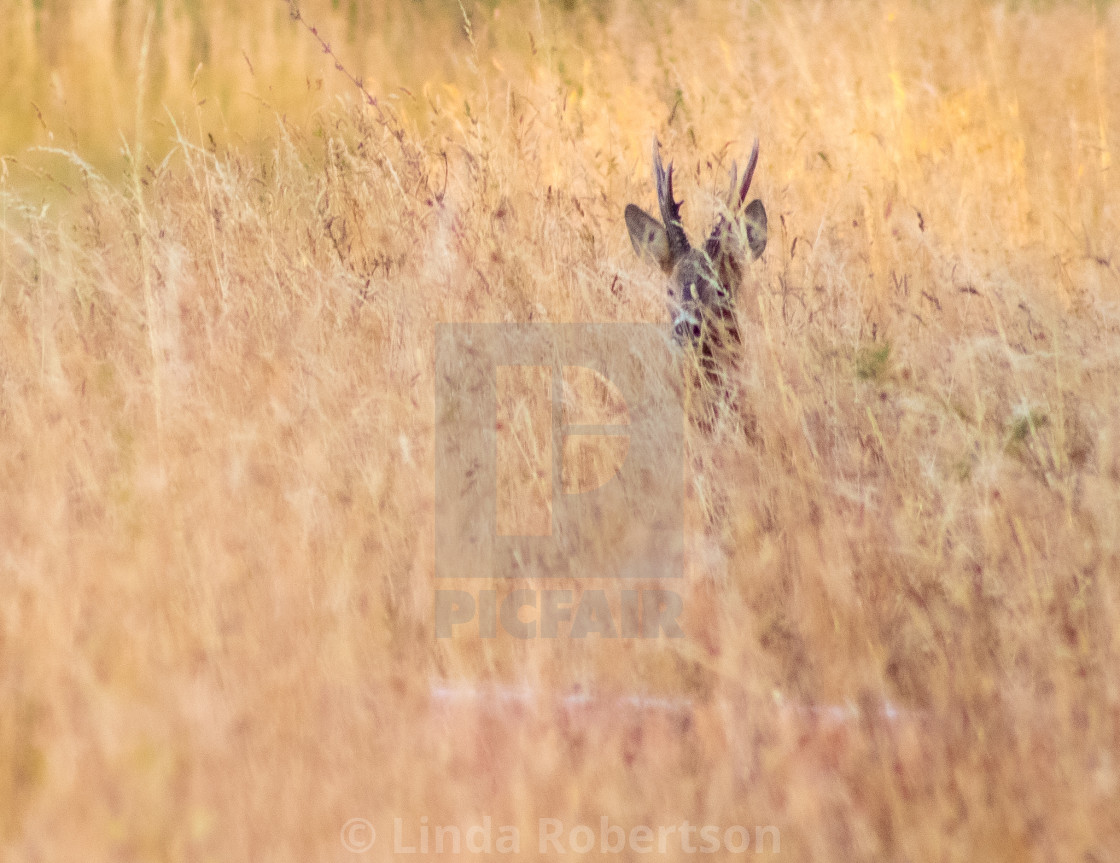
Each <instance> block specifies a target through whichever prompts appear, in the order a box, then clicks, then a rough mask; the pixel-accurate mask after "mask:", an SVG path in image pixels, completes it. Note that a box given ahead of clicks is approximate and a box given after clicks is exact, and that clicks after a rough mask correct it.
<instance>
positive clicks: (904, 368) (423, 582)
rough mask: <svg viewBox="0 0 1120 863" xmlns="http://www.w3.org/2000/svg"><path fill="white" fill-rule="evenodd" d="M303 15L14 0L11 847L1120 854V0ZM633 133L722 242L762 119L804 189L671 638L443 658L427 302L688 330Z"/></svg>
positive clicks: (0, 666)
mask: <svg viewBox="0 0 1120 863" xmlns="http://www.w3.org/2000/svg"><path fill="white" fill-rule="evenodd" d="M299 12H300V16H301V18H302V23H301V21H300V20H297V18H295V17H293V12H292V7H291V6H289V4H287V3H284V2H275V3H272V2H256V3H233V2H224V3H219V2H214V3H187V2H182V3H175V2H164V3H147V2H138V0H114V2H87V3H81V4H69V3H62V2H47V0H42V2H17V0H0V16H2V17H0V20H3V21H4V22H5V24H4V30H3V31H2V35H0V40H2V41H0V48H2V52H0V154H2V161H0V487H2V488H3V489H4V490H5V492H6V493H5V494H4V495H3V496H2V497H0V530H2V532H3V545H2V547H0V585H2V587H0V591H2V593H0V597H2V598H0V838H2V840H3V843H4V856H5V858H6V859H12V860H33V859H34V860H38V859H74V858H77V857H78V856H79V855H80V856H81V857H82V858H83V859H89V860H151V859H160V860H164V859H167V860H179V859H183V860H188V859H189V860H195V859H215V860H217V859H240V858H246V857H250V856H252V857H261V858H267V859H277V860H286V859H300V860H307V859H323V860H334V859H338V858H340V857H341V858H346V859H350V857H351V855H349V853H348V852H346V851H344V850H343V849H342V847H341V845H340V841H339V830H340V828H341V826H342V824H343V823H344V822H345V821H346V820H347V819H349V818H352V817H358V816H360V817H367V818H370V819H371V820H372V821H374V822H375V824H376V826H377V827H378V830H379V832H380V833H381V836H382V842H380V843H379V844H378V846H377V847H376V848H375V850H374V851H371V852H370V855H369V856H370V858H371V859H388V857H387V855H386V854H385V847H384V844H383V843H384V842H387V841H388V838H387V837H389V836H390V835H391V829H392V821H391V819H392V817H393V816H394V815H396V816H400V817H403V818H405V819H406V821H407V822H408V823H409V824H411V825H413V826H414V827H415V825H416V824H417V823H418V821H419V819H420V817H421V816H428V817H429V819H430V821H431V823H432V824H433V825H434V824H439V823H442V824H460V825H463V826H464V827H465V826H469V825H471V824H474V823H479V822H480V821H481V818H482V817H483V816H484V815H489V816H491V817H492V819H493V822H494V824H495V825H498V824H503V823H506V824H516V825H519V826H520V827H521V829H522V833H523V837H524V840H523V841H524V844H525V845H526V846H527V848H526V853H525V854H524V855H523V856H526V857H533V856H535V855H534V854H533V853H532V852H533V851H535V847H534V843H533V839H532V838H531V837H535V836H536V819H537V818H538V817H550V818H560V819H562V820H563V821H564V822H565V823H567V824H569V825H571V824H575V823H587V824H592V825H596V824H598V823H599V821H598V819H599V817H600V816H601V815H608V816H609V817H610V818H611V821H612V822H617V823H622V824H624V825H634V824H652V825H654V826H656V825H659V824H679V823H680V822H681V821H683V820H685V819H688V820H690V821H691V822H693V823H694V824H700V823H713V824H722V825H725V826H726V825H730V824H736V823H738V824H746V825H748V826H751V825H774V826H777V827H778V828H779V829H780V831H781V849H782V851H781V856H782V857H783V858H788V859H794V860H813V861H820V860H832V859H838V860H839V859H843V860H868V861H881V860H926V859H939V860H974V859H986V860H1009V861H1010V860H1015V861H1021V860H1024V859H1031V860H1057V859H1061V860H1065V859H1079V860H1085V861H1104V860H1109V859H1113V858H1115V857H1117V856H1118V855H1120V815H1118V814H1117V813H1118V810H1117V807H1116V806H1115V799H1116V796H1117V791H1118V788H1120V774H1118V772H1117V771H1118V769H1120V767H1118V764H1117V753H1118V751H1120V686H1118V682H1117V677H1116V673H1115V669H1116V668H1117V667H1118V660H1120V657H1118V655H1117V637H1118V635H1120V607H1118V601H1120V599H1118V593H1117V588H1118V584H1117V572H1120V546H1118V543H1117V537H1118V536H1120V523H1118V519H1120V424H1118V422H1117V417H1118V416H1120V385H1118V383H1117V382H1118V381H1120V350H1118V345H1120V343H1118V341H1117V338H1118V334H1120V305H1118V303H1117V296H1118V289H1120V257H1118V251H1117V246H1116V243H1117V237H1118V236H1120V230H1118V229H1120V205H1118V201H1120V182H1118V180H1117V174H1116V168H1115V147H1116V140H1117V135H1118V133H1120V128H1118V126H1120V120H1118V118H1117V110H1116V107H1115V106H1116V105H1117V104H1120V74H1118V71H1117V69H1118V59H1117V56H1116V50H1117V49H1116V46H1117V45H1120V13H1118V11H1117V7H1116V6H1115V5H1114V4H1102V5H1088V4H1078V3H1054V4H1048V3H1047V4H1010V5H1008V4H990V3H978V2H967V0H952V2H947V3H941V4H936V5H931V4H924V3H920V2H914V0H898V2H882V0H851V2H836V3H812V2H806V3H777V2H742V3H739V2H725V0H692V2H680V3H673V2H665V0H647V2H640V0H614V2H607V0H603V2H593V3H579V2H566V3H550V2H544V0H541V2H532V0H527V2H509V3H497V2H494V3H470V2H464V3H463V5H462V6H460V5H459V4H457V3H435V2H385V3H380V4H360V3H343V2H338V3H334V2H314V3H313V2H307V3H301V4H299ZM303 24H306V25H307V26H308V27H314V28H315V29H316V32H317V33H318V34H319V36H321V37H322V39H323V40H325V41H326V43H328V44H329V46H330V48H331V51H332V52H333V53H332V54H326V53H324V51H323V49H322V46H321V45H320V43H319V42H318V41H317V39H316V38H315V36H314V35H313V34H312V33H311V32H310V31H309V30H308V29H307V27H305V26H303ZM336 61H337V62H340V63H341V64H342V65H343V67H344V69H345V72H348V73H351V74H353V75H354V76H356V77H360V79H361V81H362V86H364V88H365V91H366V92H367V93H369V94H371V95H372V96H373V97H375V98H376V101H377V108H379V109H380V111H378V110H377V109H375V108H372V107H370V106H367V105H363V99H362V95H361V93H360V92H359V90H358V88H357V87H356V86H355V84H354V82H353V81H351V80H350V78H349V77H348V76H347V74H345V73H344V72H343V71H339V70H337V69H336V68H335V63H336ZM653 134H657V135H658V136H659V138H660V139H661V141H662V143H663V145H664V147H665V150H666V153H667V154H668V155H671V156H672V157H673V158H674V159H675V160H676V164H677V170H678V175H677V176H678V184H679V185H678V193H679V195H680V197H682V198H683V199H684V200H685V201H686V204H685V209H684V219H685V222H686V227H688V228H689V230H690V232H691V234H692V236H694V237H696V236H697V235H699V234H700V232H701V231H702V230H703V228H704V227H705V226H706V224H707V223H708V222H709V221H710V217H711V215H712V214H713V213H714V212H715V211H716V208H717V195H718V194H720V193H721V192H722V191H723V188H724V184H725V182H726V171H727V168H728V167H729V165H730V162H731V160H732V159H734V158H738V159H739V160H740V162H741V161H742V159H743V158H744V156H745V154H746V152H748V150H749V146H750V141H751V139H752V138H753V137H754V135H756V134H757V135H758V136H759V137H760V138H761V141H762V156H761V160H760V163H759V170H758V173H757V175H756V179H755V187H754V190H755V192H756V193H757V194H758V195H760V196H761V197H762V198H763V200H764V201H765V202H766V206H767V209H768V211H769V213H770V220H771V225H770V227H771V238H770V246H769V248H768V250H767V252H766V254H765V255H764V257H763V258H762V259H761V260H760V261H759V262H758V263H756V264H755V265H754V266H753V267H752V269H751V271H750V273H749V275H748V278H747V280H746V283H745V285H744V288H743V291H742V295H741V297H740V306H739V313H740V324H741V327H740V328H741V330H742V332H743V333H744V336H745V339H744V341H745V350H744V358H743V363H742V366H741V368H740V369H739V371H738V386H739V390H740V408H739V410H736V411H728V412H727V413H726V414H724V416H723V418H722V419H721V421H720V423H719V424H718V427H717V428H716V429H715V431H714V432H713V433H712V434H711V435H700V434H696V433H695V432H691V433H690V437H689V454H688V459H687V464H686V465H685V466H684V468H685V471H686V480H687V483H688V489H689V493H688V501H687V510H686V522H687V525H688V548H689V558H688V566H687V568H688V572H687V596H686V603H687V613H686V621H685V622H686V630H687V632H688V635H689V637H688V638H687V639H685V641H684V642H682V643H674V644H672V645H668V644H666V643H664V642H658V643H613V644H612V643H599V642H588V643H586V644H576V643H574V642H571V641H563V640H561V641H557V642H552V643H547V644H545V643H541V642H538V643H530V644H528V645H513V644H510V643H509V642H508V641H506V640H498V641H495V642H492V643H479V642H477V641H472V640H470V639H462V640H456V641H454V642H451V643H439V642H437V641H436V640H435V639H434V638H433V634H432V627H431V616H432V613H431V594H432V586H433V585H432V572H433V562H432V553H433V549H432V546H433V539H432V511H433V500H432V493H433V491H432V489H433V485H432V473H433V470H434V468H433V454H432V452H433V451H432V434H433V416H432V405H433V403H434V399H433V388H434V385H435V382H434V380H433V369H432V364H433V355H432V346H433V328H434V325H435V323H436V322H438V321H525V320H551V321H592V320H603V321H611V320H620V321H635V320H637V321H643V320H644V321H651V322H657V323H662V322H663V321H664V316H665V312H664V307H663V305H662V291H663V285H662V283H661V281H660V277H659V275H657V274H655V273H652V272H650V270H649V268H648V267H646V266H645V265H644V264H643V263H642V262H640V261H637V260H635V258H634V256H633V253H632V250H631V248H630V245H629V242H628V240H627V238H626V233H625V228H624V225H623V223H622V210H623V207H624V206H625V205H626V203H628V202H631V201H634V202H636V203H639V204H641V205H642V206H645V207H646V208H651V207H652V204H653V201H654V198H653V191H652V189H651V188H650V180H649V163H648V159H649V145H650V138H651V136H652V135H653ZM433 681H435V682H436V683H437V684H439V685H442V682H445V681H451V682H452V683H453V685H455V686H462V687H466V688H465V689H464V690H463V691H464V692H469V691H470V690H469V687H470V686H474V685H478V686H480V687H482V688H481V689H480V690H478V692H479V693H480V695H479V697H477V698H473V699H471V698H464V699H460V700H454V699H452V700H450V701H449V700H448V699H439V698H434V697H433V696H432V692H433V688H432V687H433ZM498 684H502V685H508V686H512V687H522V686H524V687H527V689H526V691H528V692H529V693H530V696H529V702H528V703H522V702H520V701H513V702H511V701H509V700H508V699H505V700H503V698H502V697H501V696H500V693H501V692H503V691H504V690H500V689H486V687H487V686H497V685H498ZM577 688H578V689H577ZM518 691H520V690H518ZM573 691H577V692H590V693H594V694H596V696H597V697H599V700H594V699H593V700H592V701H591V702H590V706H587V707H585V708H581V709H580V710H577V711H574V712H573V710H572V709H571V708H570V707H566V706H564V702H563V700H562V699H563V696H564V695H565V694H566V693H571V692H573ZM487 693H490V695H487ZM634 693H648V694H655V695H659V696H671V697H673V698H677V699H679V701H676V702H672V703H673V704H676V705H678V706H677V707H674V708H673V709H671V710H668V711H664V710H657V709H652V708H650V709H644V708H640V707H637V708H636V707H634V706H632V705H631V706H629V707H627V706H626V705H627V704H628V703H629V702H626V701H625V700H624V699H625V697H626V696H628V695H632V694H634ZM619 698H622V699H623V700H622V701H620V700H618V699H619ZM679 705H686V706H685V707H680V706H679ZM886 705H889V706H890V709H889V710H886V709H885V706H886ZM672 849H675V850H671V851H670V852H669V853H667V854H666V855H664V858H665V859H669V860H674V859H690V858H689V856H688V855H686V854H684V853H683V852H682V851H681V850H680V847H679V845H673V846H672ZM464 856H470V855H464Z"/></svg>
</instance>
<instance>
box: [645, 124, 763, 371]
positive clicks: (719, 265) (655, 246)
mask: <svg viewBox="0 0 1120 863" xmlns="http://www.w3.org/2000/svg"><path fill="white" fill-rule="evenodd" d="M757 163H758V139H757V138H756V139H755V142H754V148H753V149H752V150H751V157H750V160H749V161H748V162H747V169H746V171H744V173H743V177H742V181H741V182H740V181H739V176H738V169H737V167H736V165H735V164H734V163H732V166H731V188H730V190H729V191H728V194H727V209H726V211H725V212H723V213H721V214H720V217H719V218H718V219H717V220H716V224H715V226H714V227H713V228H712V232H711V233H710V234H709V235H708V240H707V242H706V243H704V246H703V248H698V249H694V248H693V247H692V245H691V244H690V243H689V241H688V237H687V236H686V235H685V232H684V228H683V227H682V226H681V216H680V211H681V205H680V203H679V202H678V201H676V200H675V199H674V198H673V163H672V162H670V163H669V170H668V171H666V170H665V167H664V165H662V163H661V148H660V145H659V144H658V142H657V139H656V138H655V139H654V141H653V181H654V185H655V186H656V187H657V204H658V207H659V209H660V211H661V220H660V221H658V220H657V219H655V218H654V217H653V216H651V215H650V214H649V213H647V212H646V211H645V210H643V209H642V208H641V207H638V206H636V205H635V204H630V205H628V206H627V207H626V228H627V230H628V231H629V232H630V242H631V243H632V244H633V246H634V251H635V252H636V253H637V254H638V256H639V257H645V258H649V259H650V260H652V261H653V262H654V263H656V264H657V265H658V266H660V267H661V269H662V270H663V271H664V272H665V274H666V275H668V276H669V313H670V316H671V317H672V321H673V336H674V338H675V339H676V340H677V342H678V343H679V344H681V345H688V346H692V347H694V348H696V349H697V350H698V353H699V356H700V360H701V365H702V367H703V368H704V370H705V371H706V372H707V373H708V376H709V377H711V376H713V374H718V366H719V365H720V359H719V358H720V355H721V354H722V353H724V352H725V351H726V350H727V349H729V348H732V349H733V348H734V347H737V346H738V344H739V331H738V329H737V327H736V326H735V296H736V294H737V293H738V290H739V284H740V282H742V279H743V270H742V264H741V261H742V259H743V257H744V255H745V252H746V250H747V249H749V250H750V253H751V257H752V260H753V259H754V258H757V257H758V256H759V255H761V254H762V251H763V249H765V248H766V208H765V207H763V206H762V201H760V200H758V199H757V198H755V199H754V200H753V201H751V202H750V203H749V204H747V205H746V206H744V205H743V203H744V201H746V199H747V192H748V191H750V187H751V179H752V178H753V177H754V169H755V165H756V164H757Z"/></svg>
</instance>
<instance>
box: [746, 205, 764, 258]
mask: <svg viewBox="0 0 1120 863" xmlns="http://www.w3.org/2000/svg"><path fill="white" fill-rule="evenodd" d="M743 225H744V226H745V227H746V229H747V245H748V246H750V247H751V256H752V257H755V258H757V257H758V256H759V255H761V254H762V251H763V249H765V248H766V208H765V207H764V206H762V201H760V200H758V198H755V199H754V200H753V201H751V202H750V203H749V204H747V209H746V210H745V211H744V212H743Z"/></svg>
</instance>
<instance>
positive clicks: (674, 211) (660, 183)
mask: <svg viewBox="0 0 1120 863" xmlns="http://www.w3.org/2000/svg"><path fill="white" fill-rule="evenodd" d="M653 182H654V185H656V186H657V204H658V206H659V207H660V208H661V221H662V222H663V223H664V225H665V232H666V234H668V235H669V252H670V254H671V255H672V259H673V260H674V261H676V260H679V259H680V258H682V257H683V256H684V255H686V254H688V251H689V249H690V248H691V246H690V245H689V242H688V237H687V236H686V235H685V232H684V227H683V226H682V225H681V205H680V203H679V202H678V201H676V200H674V199H673V163H672V162H670V163H669V170H668V171H666V170H665V166H664V165H663V164H662V163H661V145H660V144H659V143H658V141H657V138H656V137H654V139H653Z"/></svg>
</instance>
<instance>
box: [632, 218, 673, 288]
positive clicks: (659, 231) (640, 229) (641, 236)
mask: <svg viewBox="0 0 1120 863" xmlns="http://www.w3.org/2000/svg"><path fill="white" fill-rule="evenodd" d="M626 230H628V231H629V232H630V243H631V245H633V247H634V253H635V254H637V256H638V257H639V258H649V259H650V260H651V261H653V262H654V263H655V264H657V265H658V266H659V267H661V269H663V270H664V271H665V272H666V273H670V272H672V270H673V256H672V255H671V254H670V253H669V235H668V234H667V233H665V227H664V226H663V225H662V224H661V223H660V222H659V221H657V219H655V218H654V217H653V216H651V215H650V214H649V213H647V212H646V211H645V210H643V209H642V208H641V207H638V206H635V205H634V204H629V205H628V206H627V207H626Z"/></svg>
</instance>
